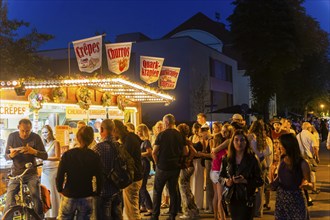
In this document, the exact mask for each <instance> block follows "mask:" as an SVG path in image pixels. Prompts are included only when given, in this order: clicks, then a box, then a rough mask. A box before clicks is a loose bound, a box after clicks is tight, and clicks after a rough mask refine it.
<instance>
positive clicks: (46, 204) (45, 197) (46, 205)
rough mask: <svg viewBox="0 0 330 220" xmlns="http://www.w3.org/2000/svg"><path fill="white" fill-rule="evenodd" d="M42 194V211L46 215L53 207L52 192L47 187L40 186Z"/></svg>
mask: <svg viewBox="0 0 330 220" xmlns="http://www.w3.org/2000/svg"><path fill="white" fill-rule="evenodd" d="M40 192H41V201H42V210H43V212H44V213H46V212H47V211H48V210H49V209H51V207H52V205H51V202H50V191H49V189H47V187H46V186H44V185H42V184H40Z"/></svg>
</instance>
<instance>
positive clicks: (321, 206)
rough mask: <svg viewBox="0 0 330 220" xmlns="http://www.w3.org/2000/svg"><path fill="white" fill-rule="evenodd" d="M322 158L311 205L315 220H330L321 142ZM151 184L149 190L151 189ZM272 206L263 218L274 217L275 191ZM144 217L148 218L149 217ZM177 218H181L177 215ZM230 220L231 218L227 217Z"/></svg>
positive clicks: (329, 175) (329, 155) (328, 164)
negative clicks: (318, 192)
mask: <svg viewBox="0 0 330 220" xmlns="http://www.w3.org/2000/svg"><path fill="white" fill-rule="evenodd" d="M320 158H321V162H320V164H319V166H318V170H317V173H316V176H317V188H318V189H320V190H321V193H320V194H317V195H316V194H311V197H312V198H313V200H314V205H313V206H311V207H309V212H310V216H311V219H313V220H330V169H329V168H330V150H327V149H326V147H325V143H322V144H321V147H320ZM151 184H152V183H150V184H149V190H152V189H151ZM271 193H272V194H271V201H270V206H271V210H270V211H268V212H265V213H264V216H263V217H262V218H255V219H262V220H273V219H274V207H275V192H271ZM166 211H168V209H162V212H166ZM166 218H167V216H160V219H161V220H164V219H166ZM143 219H148V218H147V217H145V218H143ZM176 219H180V218H179V217H177V218H176ZM200 219H213V215H210V214H206V213H203V212H201V218H200ZM227 219H228V220H229V219H230V218H227Z"/></svg>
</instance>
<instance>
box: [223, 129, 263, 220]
mask: <svg viewBox="0 0 330 220" xmlns="http://www.w3.org/2000/svg"><path fill="white" fill-rule="evenodd" d="M220 181H221V183H222V184H223V185H224V188H225V192H228V188H229V189H230V190H229V191H230V192H231V193H228V194H227V195H228V197H227V198H223V199H225V201H226V203H229V211H230V213H231V218H232V220H241V219H246V220H250V219H253V216H254V209H255V208H254V199H255V191H256V188H257V187H260V186H262V184H263V179H262V176H261V170H260V164H259V161H258V159H257V158H256V157H255V154H254V153H253V152H252V150H251V148H250V144H249V141H248V138H247V136H246V135H245V133H244V131H243V130H240V129H239V130H236V131H235V133H234V134H233V136H232V138H231V140H230V144H229V147H228V154H227V156H226V157H224V158H223V159H222V165H221V170H220Z"/></svg>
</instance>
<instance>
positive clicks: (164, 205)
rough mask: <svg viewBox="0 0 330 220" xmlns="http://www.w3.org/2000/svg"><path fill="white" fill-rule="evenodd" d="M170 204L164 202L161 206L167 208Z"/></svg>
mask: <svg viewBox="0 0 330 220" xmlns="http://www.w3.org/2000/svg"><path fill="white" fill-rule="evenodd" d="M168 207H169V206H168V204H166V203H162V205H161V206H160V208H161V209H166V208H168Z"/></svg>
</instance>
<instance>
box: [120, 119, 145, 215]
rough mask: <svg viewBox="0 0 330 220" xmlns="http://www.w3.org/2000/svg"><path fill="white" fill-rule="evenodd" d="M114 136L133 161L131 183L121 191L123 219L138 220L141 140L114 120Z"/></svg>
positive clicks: (141, 175) (140, 182) (140, 181)
mask: <svg viewBox="0 0 330 220" xmlns="http://www.w3.org/2000/svg"><path fill="white" fill-rule="evenodd" d="M114 123H115V136H116V138H119V141H120V142H121V143H122V144H123V147H124V148H126V150H127V152H128V153H129V154H130V155H131V156H132V159H133V160H134V178H133V183H131V184H130V185H129V186H127V187H126V188H125V189H123V201H124V218H129V219H130V220H140V219H141V213H140V206H139V192H140V189H141V186H142V178H143V171H142V163H141V143H142V140H141V139H140V138H139V136H137V135H136V134H135V133H133V132H129V131H128V130H127V127H126V126H125V125H124V123H123V122H122V121H121V120H118V119H115V120H114Z"/></svg>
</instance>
